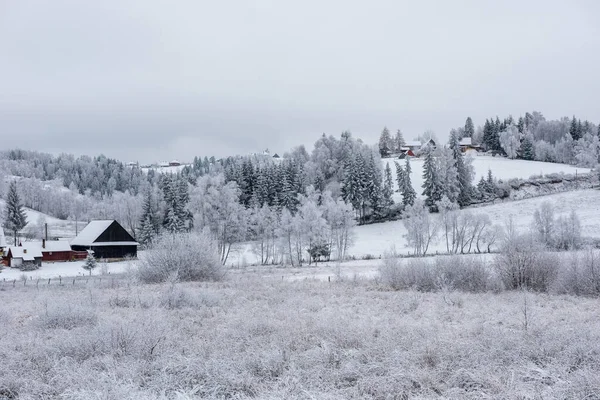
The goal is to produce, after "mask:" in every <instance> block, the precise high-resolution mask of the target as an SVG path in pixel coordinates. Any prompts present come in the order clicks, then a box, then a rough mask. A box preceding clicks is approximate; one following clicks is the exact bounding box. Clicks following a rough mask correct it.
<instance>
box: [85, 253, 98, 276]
mask: <svg viewBox="0 0 600 400" xmlns="http://www.w3.org/2000/svg"><path fill="white" fill-rule="evenodd" d="M97 266H98V262H97V261H96V257H94V253H93V252H91V251H88V255H87V257H86V259H85V263H84V264H83V265H82V268H83V269H85V270H86V271H88V272H89V273H90V275H91V274H92V270H93V269H95V268H96V267H97Z"/></svg>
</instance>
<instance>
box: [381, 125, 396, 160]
mask: <svg viewBox="0 0 600 400" xmlns="http://www.w3.org/2000/svg"><path fill="white" fill-rule="evenodd" d="M392 150H393V145H392V137H391V135H390V131H389V129H388V128H387V126H386V127H384V128H383V131H382V132H381V136H380V137H379V154H381V157H384V158H385V157H388V156H389V155H390V153H391V152H392Z"/></svg>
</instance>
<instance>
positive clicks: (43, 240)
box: [42, 239, 46, 249]
mask: <svg viewBox="0 0 600 400" xmlns="http://www.w3.org/2000/svg"><path fill="white" fill-rule="evenodd" d="M45 248H46V239H42V249H45Z"/></svg>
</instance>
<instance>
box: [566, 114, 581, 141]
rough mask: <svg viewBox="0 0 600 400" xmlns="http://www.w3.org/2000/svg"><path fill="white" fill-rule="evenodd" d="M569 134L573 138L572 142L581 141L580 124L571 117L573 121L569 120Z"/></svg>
mask: <svg viewBox="0 0 600 400" xmlns="http://www.w3.org/2000/svg"><path fill="white" fill-rule="evenodd" d="M569 134H570V135H571V137H572V138H573V140H579V139H581V122H579V123H578V122H577V118H575V116H574V115H573V119H572V120H571V127H570V128H569Z"/></svg>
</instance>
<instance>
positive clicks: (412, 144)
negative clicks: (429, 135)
mask: <svg viewBox="0 0 600 400" xmlns="http://www.w3.org/2000/svg"><path fill="white" fill-rule="evenodd" d="M405 146H406V147H421V142H420V141H418V140H408V141H407V142H406V143H405Z"/></svg>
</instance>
